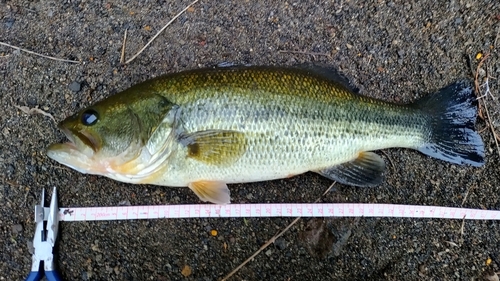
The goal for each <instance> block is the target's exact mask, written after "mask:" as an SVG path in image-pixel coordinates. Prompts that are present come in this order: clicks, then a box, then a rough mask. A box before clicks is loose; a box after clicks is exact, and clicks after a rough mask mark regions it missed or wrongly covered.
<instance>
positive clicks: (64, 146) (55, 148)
mask: <svg viewBox="0 0 500 281" xmlns="http://www.w3.org/2000/svg"><path fill="white" fill-rule="evenodd" d="M92 153H93V151H92V149H91V148H90V147H87V148H84V149H83V151H82V150H81V149H78V148H77V146H76V145H75V143H74V142H66V143H55V144H52V145H51V146H49V148H48V150H47V156H48V157H49V158H51V159H52V160H55V161H57V162H59V163H61V164H63V165H65V166H68V167H70V168H72V169H75V170H77V171H78V172H80V173H83V174H102V171H97V170H96V168H97V166H98V165H95V164H96V163H94V161H92V159H91V158H90V157H89V154H90V155H92Z"/></svg>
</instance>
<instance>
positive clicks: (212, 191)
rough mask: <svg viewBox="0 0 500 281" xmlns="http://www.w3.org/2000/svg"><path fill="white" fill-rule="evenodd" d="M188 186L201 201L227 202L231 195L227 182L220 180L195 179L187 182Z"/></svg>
mask: <svg viewBox="0 0 500 281" xmlns="http://www.w3.org/2000/svg"><path fill="white" fill-rule="evenodd" d="M188 187H189V188H190V189H191V190H192V191H193V192H194V193H195V194H196V195H198V197H199V198H200V200H201V201H203V202H207V201H208V202H212V203H215V204H229V203H230V201H231V196H230V192H229V188H227V184H226V183H224V182H221V181H196V182H192V183H189V185H188Z"/></svg>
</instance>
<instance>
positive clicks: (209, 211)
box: [47, 203, 500, 221]
mask: <svg viewBox="0 0 500 281" xmlns="http://www.w3.org/2000/svg"><path fill="white" fill-rule="evenodd" d="M47 209H48V208H47ZM47 213H48V212H47ZM59 215H60V220H61V221H100V220H135V219H161V218H230V217H396V218H397V217H399V218H441V219H463V218H465V219H470V220H500V211H497V210H481V209H466V208H454V207H440V206H418V205H396V204H369V203H366V204H363V203H360V204H357V203H314V204H313V203H294V204H287V203H282V204H280V203H278V204H275V203H270V204H228V205H213V204H193V205H150V206H116V207H82V208H60V209H59Z"/></svg>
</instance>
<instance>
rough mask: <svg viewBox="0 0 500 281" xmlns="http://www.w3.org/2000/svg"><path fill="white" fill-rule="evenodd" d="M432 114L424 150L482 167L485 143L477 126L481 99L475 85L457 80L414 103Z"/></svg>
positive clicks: (451, 160)
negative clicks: (474, 89) (476, 93)
mask: <svg viewBox="0 0 500 281" xmlns="http://www.w3.org/2000/svg"><path fill="white" fill-rule="evenodd" d="M414 106H415V107H417V108H419V109H420V110H422V111H424V112H425V113H426V114H427V115H428V116H430V118H431V119H430V125H431V128H430V136H429V140H428V143H426V144H425V145H423V146H422V147H419V148H417V149H418V150H419V151H420V152H422V153H424V154H426V155H429V156H432V157H435V158H438V159H441V160H444V161H448V162H452V163H455V164H461V165H463V164H469V165H472V166H476V167H479V166H482V165H483V164H484V144H483V140H482V139H481V137H480V136H479V134H478V133H477V132H476V131H475V129H474V125H475V122H476V117H477V99H476V96H475V94H474V91H473V90H472V88H470V87H468V86H467V84H466V83H464V82H457V83H455V84H452V85H450V86H448V87H446V88H443V89H441V90H440V91H439V92H437V93H435V94H433V95H430V96H427V97H424V98H422V99H421V100H419V101H417V102H416V103H415V104H414Z"/></svg>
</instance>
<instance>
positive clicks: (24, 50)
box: [0, 42, 80, 63]
mask: <svg viewBox="0 0 500 281" xmlns="http://www.w3.org/2000/svg"><path fill="white" fill-rule="evenodd" d="M0 45H2V46H6V47H10V48H13V49H16V50H20V51H23V52H25V53H28V54H32V55H35V56H39V57H42V58H46V59H50V60H55V61H62V62H69V63H80V62H79V61H75V60H66V59H60V58H55V57H51V56H46V55H42V54H39V53H36V52H33V51H30V50H26V49H23V48H21V47H17V46H14V45H10V44H7V43H4V42H0Z"/></svg>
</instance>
